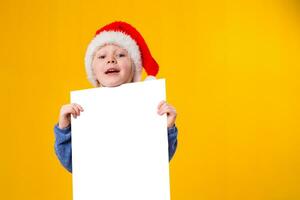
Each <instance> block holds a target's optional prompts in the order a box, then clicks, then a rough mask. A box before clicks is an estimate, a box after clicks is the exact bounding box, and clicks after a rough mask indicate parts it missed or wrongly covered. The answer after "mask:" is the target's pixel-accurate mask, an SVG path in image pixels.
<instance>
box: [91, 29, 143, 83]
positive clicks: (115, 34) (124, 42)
mask: <svg viewBox="0 0 300 200" xmlns="http://www.w3.org/2000/svg"><path fill="white" fill-rule="evenodd" d="M105 44H116V45H118V46H120V47H122V48H124V49H126V50H127V51H128V54H129V56H130V57H131V59H132V61H133V62H134V65H135V74H136V76H135V79H136V80H138V79H139V77H137V75H140V72H141V71H142V57H141V52H140V50H139V47H138V45H137V43H136V42H135V40H133V39H132V38H131V37H130V36H129V35H127V34H125V33H123V32H119V31H103V32H101V33H99V34H98V35H96V36H95V37H94V38H93V40H92V41H91V42H90V44H89V46H88V48H87V50H86V54H85V69H86V72H87V75H88V80H89V81H90V82H91V83H92V84H93V85H94V86H97V81H96V77H95V76H94V74H93V68H92V62H93V56H94V53H95V50H96V49H97V48H98V47H101V46H103V45H105Z"/></svg>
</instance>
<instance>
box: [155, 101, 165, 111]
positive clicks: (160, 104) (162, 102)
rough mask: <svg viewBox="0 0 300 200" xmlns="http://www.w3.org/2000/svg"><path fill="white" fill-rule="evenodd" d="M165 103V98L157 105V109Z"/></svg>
mask: <svg viewBox="0 0 300 200" xmlns="http://www.w3.org/2000/svg"><path fill="white" fill-rule="evenodd" d="M164 103H165V101H164V100H163V101H161V102H159V104H158V106H157V109H159V108H160V107H161V106H162V105H163V104H164Z"/></svg>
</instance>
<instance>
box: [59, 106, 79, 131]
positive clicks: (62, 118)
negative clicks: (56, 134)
mask: <svg viewBox="0 0 300 200" xmlns="http://www.w3.org/2000/svg"><path fill="white" fill-rule="evenodd" d="M80 111H83V108H82V107H81V106H80V105H79V104H77V103H72V104H66V105H63V106H62V107H61V109H60V114H59V122H58V127H59V128H61V129H63V128H66V127H67V126H69V125H70V123H71V114H72V116H73V117H74V118H75V119H76V118H77V116H80Z"/></svg>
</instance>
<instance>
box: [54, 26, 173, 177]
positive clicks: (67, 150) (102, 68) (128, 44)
mask: <svg viewBox="0 0 300 200" xmlns="http://www.w3.org/2000/svg"><path fill="white" fill-rule="evenodd" d="M85 68H86V72H87V75H88V79H89V81H90V82H91V84H92V85H94V86H95V87H117V86H119V85H121V84H125V83H130V82H138V81H140V79H141V74H142V68H144V69H145V70H146V72H147V74H148V77H147V78H146V79H155V75H156V74H157V72H158V64H157V63H156V61H155V60H154V59H153V58H152V56H151V54H150V51H149V49H148V47H147V44H146V42H145V41H144V39H143V37H142V36H141V35H140V33H139V32H138V31H137V30H136V29H135V28H134V27H132V26H131V25H130V24H127V23H125V22H113V23H111V24H108V25H106V26H104V27H102V28H101V29H99V30H98V31H97V32H96V35H95V37H94V39H93V40H92V41H91V43H90V44H89V46H88V48H87V51H86V55H85ZM83 111H84V109H83V108H82V106H80V105H79V104H76V103H72V104H66V105H63V106H62V107H61V109H60V114H59V121H58V123H56V124H55V126H54V132H55V145H54V147H55V153H56V155H57V157H58V159H59V160H60V162H61V164H62V165H63V166H64V167H65V168H66V169H67V170H68V171H69V172H72V152H71V151H72V149H71V115H72V116H73V117H74V118H75V119H76V118H77V116H79V115H80V112H83ZM157 112H158V114H159V115H163V114H167V124H168V142H169V161H170V160H171V159H172V157H173V155H174V153H175V151H176V148H177V134H178V130H177V128H176V126H175V119H176V116H177V113H176V110H175V109H174V107H172V106H171V105H170V104H168V103H166V102H165V101H161V102H159V104H158V107H157Z"/></svg>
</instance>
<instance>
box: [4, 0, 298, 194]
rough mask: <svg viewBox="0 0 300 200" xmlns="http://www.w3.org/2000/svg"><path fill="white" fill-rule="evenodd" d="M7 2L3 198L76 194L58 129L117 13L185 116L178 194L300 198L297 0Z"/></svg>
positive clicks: (174, 170) (174, 173)
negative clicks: (102, 32) (89, 55)
mask: <svg viewBox="0 0 300 200" xmlns="http://www.w3.org/2000/svg"><path fill="white" fill-rule="evenodd" d="M0 5H1V6H0V24H1V32H0V40H1V44H0V56H1V64H0V67H1V79H0V83H1V84H0V85H1V88H0V89H1V119H0V120H1V145H0V155H1V163H0V199H32V200H34V199H43V200H47V199H53V200H59V199H62V200H66V199H71V198H72V176H71V174H70V173H69V172H67V171H66V170H65V169H64V168H63V167H62V166H61V165H60V163H59V161H58V159H57V158H56V156H55V153H54V133H53V126H54V124H55V123H56V122H57V120H58V115H59V109H60V106H61V105H63V104H66V103H68V102H69V92H70V91H71V90H77V89H85V88H91V87H92V86H91V85H90V84H89V82H88V81H87V79H86V74H85V71H84V63H83V59H84V54H85V50H86V47H87V44H88V43H89V42H90V40H91V39H92V37H93V36H94V33H95V31H96V29H97V28H99V27H101V26H103V25H105V24H107V23H109V22H112V21H115V20H123V21H127V22H129V23H131V24H132V25H134V26H135V27H136V28H137V29H138V30H139V31H140V32H141V34H142V35H143V36H144V38H145V40H146V41H147V43H148V45H149V47H150V49H151V52H152V54H153V56H154V57H155V59H156V60H157V61H158V63H159V64H160V72H159V74H158V78H161V77H163V78H166V80H167V99H168V102H169V103H170V104H172V105H174V106H175V107H176V109H177V111H178V118H177V121H176V124H177V126H178V128H179V136H178V137H179V138H178V139H179V145H178V149H177V153H176V155H175V157H174V159H173V160H172V161H171V163H170V177H171V196H172V199H173V200H177V199H178V200H179V199H181V200H183V199H197V200H198V199H199V200H200V199H201V200H221V199H222V200H223V199H225V200H241V199H243V200H246V199H249V200H250V199H251V200H260V199H261V200H297V199H300V126H299V121H300V106H299V105H300V104H299V100H300V94H299V89H300V88H299V87H300V79H299V75H300V68H299V67H300V60H299V59H300V55H299V52H300V51H299V50H300V37H299V36H300V34H299V32H300V31H299V22H300V19H299V15H298V14H297V12H299V10H300V3H299V2H297V0H282V1H280V0H272V1H271V0H261V1H256V0H254V1H243V0H227V1H226V0H212V1H196V0H194V1H191V0H186V1H178V0H173V1H158V0H152V1H150V0H149V1H148V0H147V1H137V0H135V1H124V0H123V1H119V0H114V1H89V0H85V1H79V0H73V1H70V0H68V1H62V0H46V1H39V0H35V1H34V0H31V1H21V0H11V1H3V2H1V4H0ZM144 76H145V74H144ZM99 190H101V188H99ZM116 192H117V191H116Z"/></svg>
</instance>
